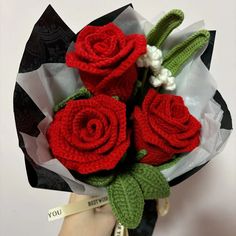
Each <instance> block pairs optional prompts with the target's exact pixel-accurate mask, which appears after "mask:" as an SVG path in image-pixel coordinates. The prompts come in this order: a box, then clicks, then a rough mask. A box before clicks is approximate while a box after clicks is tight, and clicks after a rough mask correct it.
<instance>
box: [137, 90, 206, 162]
mask: <svg viewBox="0 0 236 236" xmlns="http://www.w3.org/2000/svg"><path fill="white" fill-rule="evenodd" d="M200 128H201V124H200V123H199V121H198V120H197V119H196V118H194V117H193V116H192V115H191V114H190V113H189V111H188V108H187V107H186V106H185V105H184V101H183V99H182V97H180V96H175V95H170V94H159V93H157V92H156V91H155V90H154V89H150V90H149V91H148V93H147V95H146V97H145V99H144V101H143V104H142V108H139V107H135V110H134V135H135V146H136V149H137V150H141V149H146V150H147V155H146V156H144V157H143V158H142V159H141V160H140V162H143V163H147V164H151V165H160V164H162V163H164V162H166V161H168V160H170V159H171V158H172V157H173V155H175V154H178V153H184V152H190V151H192V150H193V149H194V148H195V147H197V146H198V145H199V143H200Z"/></svg>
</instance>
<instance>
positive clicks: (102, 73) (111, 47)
mask: <svg viewBox="0 0 236 236" xmlns="http://www.w3.org/2000/svg"><path fill="white" fill-rule="evenodd" d="M145 52H146V38H145V36H144V35H141V34H131V35H125V34H124V33H123V32H122V31H121V30H120V29H119V28H118V27H117V26H116V25H114V24H113V23H109V24H107V25H104V26H99V27H97V26H86V27H85V28H84V29H83V30H82V31H81V32H80V33H79V35H78V38H77V40H76V43H75V51H72V52H69V53H68V54H67V55H66V63H67V65H68V66H70V67H75V68H78V69H79V73H80V76H81V79H82V81H83V83H84V84H85V86H86V88H87V89H88V90H89V91H90V92H92V93H93V94H94V95H96V94H106V95H110V96H118V97H119V98H120V99H121V100H123V101H126V100H127V99H128V98H129V97H130V96H131V94H132V91H133V88H134V84H135V81H136V80H137V68H136V60H137V59H138V57H139V56H140V55H142V54H144V53H145Z"/></svg>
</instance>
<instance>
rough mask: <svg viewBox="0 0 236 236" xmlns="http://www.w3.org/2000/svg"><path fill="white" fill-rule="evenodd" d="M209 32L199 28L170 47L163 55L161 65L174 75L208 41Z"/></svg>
mask: <svg viewBox="0 0 236 236" xmlns="http://www.w3.org/2000/svg"><path fill="white" fill-rule="evenodd" d="M209 38H210V33H209V32H208V31H207V30H200V31H198V32H196V33H194V34H192V35H191V36H190V37H189V38H187V39H186V40H185V41H183V42H181V43H180V44H178V45H177V46H175V47H174V48H173V49H171V50H170V51H169V52H168V53H167V55H166V56H165V57H164V61H163V66H164V67H165V68H167V69H169V70H170V71H171V73H172V75H173V76H176V75H177V74H178V72H179V71H180V70H181V69H182V67H183V66H184V64H185V63H186V62H187V61H188V60H189V59H190V58H191V57H192V56H193V55H194V54H195V53H196V52H197V51H198V50H200V49H201V48H203V47H204V46H205V45H206V44H207V43H208V41H209Z"/></svg>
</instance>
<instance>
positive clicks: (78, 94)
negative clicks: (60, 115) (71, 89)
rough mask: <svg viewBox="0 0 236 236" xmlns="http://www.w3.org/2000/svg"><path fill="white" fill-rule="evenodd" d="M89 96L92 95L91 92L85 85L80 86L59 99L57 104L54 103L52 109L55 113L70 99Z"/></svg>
mask: <svg viewBox="0 0 236 236" xmlns="http://www.w3.org/2000/svg"><path fill="white" fill-rule="evenodd" d="M91 96H92V95H91V93H90V92H89V91H88V90H87V89H86V88H85V87H82V88H80V89H79V90H78V91H76V92H75V93H74V94H72V95H70V96H69V97H67V98H66V99H64V100H63V101H61V102H60V103H59V104H57V105H55V106H54V108H53V111H54V112H55V113H56V112H57V111H59V110H60V109H62V108H63V107H64V106H65V105H66V103H67V102H68V101H70V100H76V99H82V98H90V97H91Z"/></svg>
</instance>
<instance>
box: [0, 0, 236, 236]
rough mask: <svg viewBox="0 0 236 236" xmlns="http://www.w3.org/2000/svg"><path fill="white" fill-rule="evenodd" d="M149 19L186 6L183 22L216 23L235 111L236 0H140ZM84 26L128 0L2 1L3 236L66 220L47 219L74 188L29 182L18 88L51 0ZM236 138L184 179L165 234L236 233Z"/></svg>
mask: <svg viewBox="0 0 236 236" xmlns="http://www.w3.org/2000/svg"><path fill="white" fill-rule="evenodd" d="M132 2H133V5H134V7H135V9H136V10H137V11H138V12H139V13H140V14H141V15H143V16H145V17H146V18H147V19H152V18H153V17H155V16H156V15H157V14H158V13H159V12H160V11H169V10H170V9H172V8H180V9H182V10H184V12H185V16H186V18H185V21H184V24H183V26H187V25H189V24H191V23H193V22H195V21H198V20H200V19H204V20H205V22H206V27H207V28H208V29H216V30H217V37H216V41H215V48H214V54H213V58H212V66H211V72H212V74H213V76H214V77H215V79H216V81H217V83H218V88H219V90H220V92H221V93H222V95H223V97H224V99H225V100H226V101H227V104H228V106H229V108H230V110H231V113H232V117H234V118H233V121H235V117H236V95H235V94H236V89H235V88H236V56H235V54H236V1H235V0H224V1H215V0H208V1H206V0H171V1H161V0H153V1H151V0H145V1H142V0H139V1H138V0H136V1H135V0H133V1H132ZM49 3H50V4H52V6H53V7H54V9H55V10H56V11H57V12H58V14H59V15H60V16H61V17H62V19H63V20H64V21H65V22H66V23H67V25H68V26H69V27H70V28H71V29H72V30H73V31H74V32H77V31H79V30H80V29H81V27H83V26H84V25H86V24H88V23H89V22H90V21H92V20H94V19H95V18H97V17H99V16H101V15H104V14H106V13H108V12H110V11H112V10H115V9H117V8H119V7H121V6H123V5H125V4H127V3H129V1H125V0H123V1H122V0H116V1H109V0H107V1H105V0H98V1H92V0H86V1H85V0H73V1H72V0H60V1H59V0H58V1H45V0H40V1H38V0H20V1H16V0H0V72H1V74H0V75H1V78H0V235H1V236H13V235H14V236H15V235H17V236H28V235H34V236H42V235H49V236H53V235H57V234H58V231H59V228H60V224H61V221H57V222H55V223H48V222H47V211H48V209H49V208H51V207H55V206H58V205H61V204H64V203H66V202H67V199H68V193H63V192H58V191H49V190H39V189H33V188H31V187H30V186H29V184H28V181H27V176H26V171H25V166H24V160H23V153H22V152H21V150H20V149H19V148H18V140H17V136H16V129H15V123H14V116H13V89H14V84H15V78H16V74H17V71H18V67H19V63H20V60H21V57H22V53H23V51H24V46H25V43H26V41H27V40H28V37H29V35H30V33H31V31H32V29H33V25H34V23H35V22H36V21H37V20H38V18H39V17H40V16H41V14H42V13H43V11H44V10H45V8H46V7H47V5H48V4H49ZM235 144H236V136H235V133H233V134H232V135H231V137H230V140H229V142H228V143H227V146H226V148H225V150H224V151H223V153H221V154H220V155H218V156H217V157H216V158H215V159H213V160H212V161H211V163H209V164H208V165H207V166H206V167H205V168H203V169H202V170H201V171H199V172H198V173H197V174H195V175H194V176H192V177H191V178H189V179H188V180H187V181H185V182H184V183H181V184H179V185H178V186H177V187H174V188H172V193H171V211H170V213H169V214H168V215H167V216H166V217H164V218H162V219H160V218H159V220H158V227H157V228H156V231H155V232H156V233H155V235H158V236H189V235H191V236H199V235H201V236H211V235H214V236H235V235H236V200H235V196H236V145H235Z"/></svg>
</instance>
